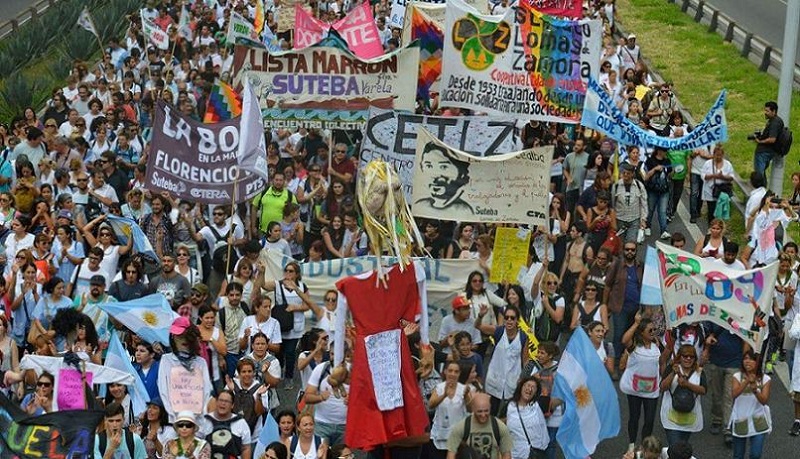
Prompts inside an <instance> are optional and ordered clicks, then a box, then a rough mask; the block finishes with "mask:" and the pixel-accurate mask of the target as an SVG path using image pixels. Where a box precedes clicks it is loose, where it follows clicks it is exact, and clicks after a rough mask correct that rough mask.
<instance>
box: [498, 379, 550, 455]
mask: <svg viewBox="0 0 800 459" xmlns="http://www.w3.org/2000/svg"><path fill="white" fill-rule="evenodd" d="M538 397H539V384H538V383H537V382H536V379H535V378H534V377H533V376H528V377H525V378H522V379H521V380H520V381H519V383H517V388H516V390H514V396H513V397H512V398H511V403H509V404H508V413H507V417H506V425H508V431H509V433H510V434H511V439H512V440H513V442H514V446H513V447H512V449H511V458H512V459H529V458H544V457H546V456H545V449H547V445H548V444H549V443H550V437H549V434H548V433H547V424H546V423H545V419H544V414H543V413H542V409H541V407H540V406H539V403H538V401H537V398H538Z"/></svg>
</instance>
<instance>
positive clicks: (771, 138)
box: [747, 101, 783, 176]
mask: <svg viewBox="0 0 800 459" xmlns="http://www.w3.org/2000/svg"><path fill="white" fill-rule="evenodd" d="M764 118H766V119H767V125H766V126H764V130H763V131H761V132H755V133H753V135H749V136H747V140H752V141H754V142H755V143H756V154H755V159H754V169H755V171H756V172H760V173H761V174H764V176H766V170H767V167H769V163H770V162H771V161H772V160H773V158H775V156H776V155H777V154H778V149H777V146H778V145H777V140H778V136H779V135H780V133H781V132H783V120H782V119H781V118H780V117H779V116H778V104H776V103H775V102H772V101H770V102H767V103H765V104H764Z"/></svg>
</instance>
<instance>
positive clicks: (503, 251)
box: [489, 228, 531, 284]
mask: <svg viewBox="0 0 800 459" xmlns="http://www.w3.org/2000/svg"><path fill="white" fill-rule="evenodd" d="M530 242H531V232H530V231H526V230H521V229H520V228H497V232H496V233H495V235H494V248H493V249H492V270H491V275H490V276H489V281H490V282H494V283H501V282H503V281H504V280H505V281H508V282H510V283H512V284H516V283H517V275H518V274H519V271H520V269H523V268H527V267H528V248H529V247H530Z"/></svg>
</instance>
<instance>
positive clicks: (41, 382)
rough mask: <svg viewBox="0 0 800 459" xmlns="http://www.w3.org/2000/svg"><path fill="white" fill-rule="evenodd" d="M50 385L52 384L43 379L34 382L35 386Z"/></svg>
mask: <svg viewBox="0 0 800 459" xmlns="http://www.w3.org/2000/svg"><path fill="white" fill-rule="evenodd" d="M52 385H53V383H50V382H45V381H39V382H37V383H36V386H37V387H50V386H52Z"/></svg>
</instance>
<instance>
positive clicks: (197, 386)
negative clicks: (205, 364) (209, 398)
mask: <svg viewBox="0 0 800 459" xmlns="http://www.w3.org/2000/svg"><path fill="white" fill-rule="evenodd" d="M169 376H170V378H169V401H170V403H171V404H172V410H173V411H174V412H176V413H180V412H181V411H191V412H192V413H196V414H200V413H202V412H203V394H204V393H205V390H204V388H205V386H204V384H203V368H202V367H201V366H200V365H195V366H194V368H193V369H192V371H191V372H190V371H188V370H187V369H186V368H184V367H183V366H182V365H178V366H174V367H172V368H171V369H170V373H169Z"/></svg>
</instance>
